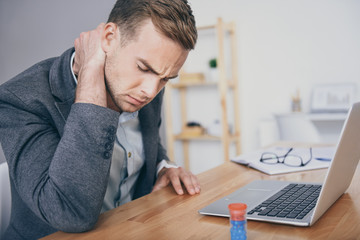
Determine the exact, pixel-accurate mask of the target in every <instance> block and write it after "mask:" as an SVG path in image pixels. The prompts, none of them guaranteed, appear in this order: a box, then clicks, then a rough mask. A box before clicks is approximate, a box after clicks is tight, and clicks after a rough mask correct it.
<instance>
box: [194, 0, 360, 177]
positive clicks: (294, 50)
mask: <svg viewBox="0 0 360 240" xmlns="http://www.w3.org/2000/svg"><path fill="white" fill-rule="evenodd" d="M190 2H191V5H192V7H193V9H194V13H195V16H196V20H197V23H198V25H199V26H200V25H209V24H211V23H215V21H216V18H217V17H222V18H223V20H225V21H235V22H236V24H237V36H238V58H239V66H238V67H239V81H240V99H241V109H240V111H241V126H242V142H243V151H251V150H254V149H256V148H258V147H259V146H260V145H259V144H260V143H259V122H260V120H261V119H263V118H266V117H268V116H270V115H271V114H272V113H276V112H288V111H290V101H291V95H295V93H296V89H300V93H301V97H302V102H303V104H302V106H303V109H304V111H308V110H309V100H310V94H311V88H312V86H313V85H314V84H317V83H339V82H340V83H341V82H355V83H357V86H358V90H360V44H359V43H360V14H359V12H360V1H356V0H352V1H350V0H345V1H344V0H317V1H313V0H302V1H291V0H271V1H269V0H254V1H250V0H222V1H219V0H212V1H208V0H190ZM196 67H198V68H199V69H201V68H202V65H199V66H191V69H195V68H196ZM196 104H197V102H196V101H195V102H192V105H196ZM194 107H195V106H194ZM201 107H202V105H201V104H200V103H199V109H202V108H201ZM203 121H206V119H205V118H204V119H203ZM205 153H206V151H205ZM191 155H192V159H193V161H196V162H197V165H199V162H202V163H203V164H205V165H207V162H208V161H209V159H211V158H212V157H211V156H212V155H213V156H214V154H212V155H209V156H205V155H206V154H205V155H204V151H199V150H198V149H196V150H193V151H192V153H191ZM215 156H216V155H215ZM200 171H201V169H200Z"/></svg>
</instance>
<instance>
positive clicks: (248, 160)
mask: <svg viewBox="0 0 360 240" xmlns="http://www.w3.org/2000/svg"><path fill="white" fill-rule="evenodd" d="M289 149H290V148H284V147H273V148H267V149H262V150H258V151H254V152H249V153H244V154H241V155H239V156H237V157H234V158H232V159H231V161H233V162H236V163H240V164H243V165H247V166H249V167H252V168H255V169H257V170H260V171H262V172H265V173H267V174H270V175H272V174H281V173H289V172H298V171H306V170H312V169H320V168H327V167H329V166H330V162H331V161H330V160H331V159H332V158H333V156H334V154H335V147H316V148H312V159H311V161H310V162H309V163H308V164H307V165H306V166H302V167H291V166H288V165H285V164H281V163H278V164H266V163H262V162H260V158H261V155H262V154H263V153H264V152H271V153H275V154H276V155H278V156H284V155H285V154H286V153H287V152H288V150H289ZM290 154H292V155H298V156H301V157H302V158H303V160H304V162H307V160H308V159H309V158H310V150H309V148H293V150H292V151H291V153H290ZM320 159H321V160H320Z"/></svg>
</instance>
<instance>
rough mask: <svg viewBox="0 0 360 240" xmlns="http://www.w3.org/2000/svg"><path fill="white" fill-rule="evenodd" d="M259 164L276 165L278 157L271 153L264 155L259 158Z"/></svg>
mask: <svg viewBox="0 0 360 240" xmlns="http://www.w3.org/2000/svg"><path fill="white" fill-rule="evenodd" d="M261 162H263V163H267V164H276V163H278V157H277V155H276V154H273V153H264V154H263V155H262V156H261Z"/></svg>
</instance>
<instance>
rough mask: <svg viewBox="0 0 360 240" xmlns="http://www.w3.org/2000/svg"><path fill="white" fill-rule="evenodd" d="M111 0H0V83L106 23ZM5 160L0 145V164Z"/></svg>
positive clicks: (57, 52)
mask: <svg viewBox="0 0 360 240" xmlns="http://www.w3.org/2000/svg"><path fill="white" fill-rule="evenodd" d="M114 3H115V1H113V0H101V1H98V0H75V1H72V0H62V1H49V0H16V1H11V0H0V84H1V83H3V82H6V81H7V80H9V79H10V78H12V77H14V76H15V75H17V74H18V73H20V72H22V71H23V70H25V69H26V68H28V67H30V66H32V65H33V64H35V63H37V62H38V61H41V60H43V59H46V58H49V57H54V56H58V55H60V54H61V53H63V52H64V51H65V50H66V49H68V48H70V47H72V46H73V42H74V40H75V38H76V37H77V36H79V34H80V33H81V32H82V31H87V30H90V29H93V28H95V27H96V26H97V25H98V24H99V23H100V22H106V20H107V17H108V14H109V13H110V10H111V8H112V7H113V5H114ZM3 161H5V158H4V157H3V154H2V152H1V148H0V163H1V162H3Z"/></svg>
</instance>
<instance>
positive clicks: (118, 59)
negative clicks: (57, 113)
mask: <svg viewBox="0 0 360 240" xmlns="http://www.w3.org/2000/svg"><path fill="white" fill-rule="evenodd" d="M115 34H117V35H118V36H117V38H115V40H114V41H113V42H112V44H110V46H111V47H110V50H109V51H108V52H107V53H106V60H105V82H106V85H107V89H108V95H109V96H108V102H109V103H108V105H109V107H110V108H112V109H114V110H116V111H119V110H120V111H125V112H135V111H137V110H139V109H140V108H142V107H143V106H145V105H146V104H148V103H149V102H151V101H152V100H153V99H154V98H155V96H156V95H157V94H158V93H159V92H160V90H161V89H162V88H163V87H164V86H165V84H166V83H167V81H168V80H169V79H172V78H175V77H176V76H177V75H178V73H179V70H180V68H181V67H182V65H183V64H184V62H185V60H186V58H187V56H188V53H189V51H187V50H185V49H183V48H182V47H181V46H180V45H179V44H178V43H176V42H174V41H173V40H171V39H169V38H168V37H166V36H164V35H162V34H161V33H159V32H158V31H157V30H156V29H155V27H154V25H153V24H152V22H151V20H148V21H146V22H145V23H144V24H143V25H142V26H140V27H139V29H138V35H137V37H136V39H134V40H131V41H128V42H127V43H126V45H125V46H121V42H120V38H119V36H120V33H119V30H118V28H117V29H116V33H115ZM120 37H121V36H120Z"/></svg>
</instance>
